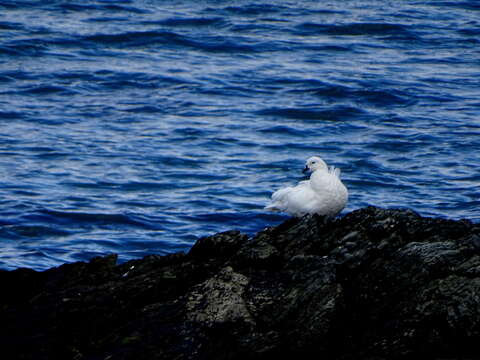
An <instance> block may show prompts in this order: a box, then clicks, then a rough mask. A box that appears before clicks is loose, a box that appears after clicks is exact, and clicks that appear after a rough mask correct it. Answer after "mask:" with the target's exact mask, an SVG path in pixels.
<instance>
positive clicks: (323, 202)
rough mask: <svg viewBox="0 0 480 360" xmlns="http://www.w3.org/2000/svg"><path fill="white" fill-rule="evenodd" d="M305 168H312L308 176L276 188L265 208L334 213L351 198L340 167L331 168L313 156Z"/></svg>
mask: <svg viewBox="0 0 480 360" xmlns="http://www.w3.org/2000/svg"><path fill="white" fill-rule="evenodd" d="M304 171H311V172H312V174H311V176H310V179H309V180H305V181H300V182H299V183H298V185H297V186H289V187H286V188H283V189H280V190H277V191H275V192H274V193H273V194H272V200H271V202H270V204H269V205H267V206H266V207H265V209H267V210H271V211H281V212H285V213H287V214H289V215H291V216H296V217H301V216H303V215H305V214H318V215H326V216H332V217H333V216H336V215H337V214H338V213H340V211H342V210H343V208H344V207H345V205H346V204H347V201H348V191H347V188H346V187H345V185H343V183H342V181H341V180H340V169H338V168H335V167H333V166H330V168H328V166H327V164H326V163H325V162H324V161H323V160H322V159H321V158H319V157H318V156H312V157H311V158H309V159H308V160H307V162H306V166H305V169H304Z"/></svg>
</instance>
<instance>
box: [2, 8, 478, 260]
mask: <svg viewBox="0 0 480 360" xmlns="http://www.w3.org/2000/svg"><path fill="white" fill-rule="evenodd" d="M0 129H1V130H0V180H1V181H0V268H4V269H12V268H16V267H20V266H29V267H33V268H35V269H45V268H47V267H50V266H56V265H59V264H61V263H63V262H70V261H76V260H87V259H89V258H91V257H93V256H96V255H103V254H106V253H110V252H115V253H119V254H120V259H121V260H122V261H124V260H127V259H131V258H137V257H141V256H143V255H145V254H150V253H156V254H164V253H169V252H173V251H178V250H187V249H188V248H189V247H190V246H191V245H192V243H193V242H194V241H195V239H196V238H197V237H200V236H204V235H208V234H212V233H214V232H218V231H223V230H227V229H232V228H236V229H239V230H241V231H243V232H247V233H250V234H252V233H254V232H256V231H258V230H260V229H262V228H264V227H265V226H269V225H275V224H277V223H279V222H280V221H282V220H283V219H284V218H285V216H283V215H279V214H269V213H266V212H265V211H263V210H262V208H263V206H264V205H265V203H266V202H267V200H268V197H269V195H270V194H271V192H272V191H273V190H276V189H278V188H279V187H280V186H282V185H284V184H292V183H295V182H296V181H298V180H300V179H301V173H300V170H301V168H302V167H303V163H304V161H305V159H306V158H307V157H309V156H310V155H320V156H322V157H323V158H324V159H325V160H326V161H327V163H330V164H334V165H336V166H339V167H340V168H341V169H342V171H343V180H344V182H345V184H346V185H347V187H348V188H349V190H350V202H349V204H348V208H347V209H345V211H350V210H353V209H356V208H359V207H363V206H366V205H369V204H371V205H377V206H381V207H409V208H413V209H414V210H416V211H418V212H419V213H420V214H422V215H429V216H430V215H434V216H442V217H447V218H453V219H459V218H469V219H471V220H473V221H476V222H478V221H479V220H480V212H479V210H478V209H479V206H480V192H479V184H480V170H479V169H480V2H478V1H476V0H466V1H439V0H435V1H434V0H416V1H412V0H405V1H388V0H365V1H362V0H356V1H349V0H326V1H278V2H273V1H272V2H262V1H256V2H253V1H251V0H250V1H153V0H151V1H146V0H132V1H76V2H75V1H66V0H64V1H60V0H58V1H57V0H51V1H1V0H0Z"/></svg>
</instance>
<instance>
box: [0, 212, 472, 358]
mask: <svg viewBox="0 0 480 360" xmlns="http://www.w3.org/2000/svg"><path fill="white" fill-rule="evenodd" d="M0 285H1V286H2V293H1V296H0V319H2V326H1V327H0V333H1V336H0V343H1V349H2V354H3V356H5V357H4V358H5V359H91V360H96V359H270V358H278V357H282V358H283V357H291V356H295V357H297V358H325V359H352V360H353V359H372V360H373V359H412V358H422V359H460V358H461V359H477V358H479V354H480V353H479V351H478V342H479V340H480V225H478V224H472V223H470V222H469V221H466V220H461V221H453V220H444V219H435V218H422V217H420V216H418V215H417V214H415V213H414V212H412V211H409V210H384V209H379V208H375V207H368V208H365V209H360V210H357V211H354V212H351V213H349V214H347V215H346V216H344V217H342V218H339V219H334V220H332V219H325V218H322V217H316V216H313V217H305V218H302V219H290V220H287V221H286V222H284V223H283V224H281V225H279V226H277V227H272V228H268V229H265V230H264V231H262V232H260V233H258V234H257V235H256V236H255V237H254V238H251V239H249V238H248V237H247V236H246V235H243V234H240V233H238V232H236V231H229V232H225V233H221V234H216V235H213V236H211V237H207V238H203V239H200V240H198V241H197V243H196V244H195V245H194V246H193V247H192V249H191V250H190V252H189V253H188V254H183V253H178V254H172V255H168V256H149V257H145V258H143V259H140V260H135V261H130V262H128V263H125V264H121V265H117V264H116V257H115V256H114V255H110V256H107V257H103V258H96V259H93V260H92V261H90V262H89V263H81V262H79V263H74V264H66V265H63V266H60V267H58V268H53V269H50V270H47V271H44V272H35V271H33V270H28V269H18V270H15V271H10V272H8V271H0Z"/></svg>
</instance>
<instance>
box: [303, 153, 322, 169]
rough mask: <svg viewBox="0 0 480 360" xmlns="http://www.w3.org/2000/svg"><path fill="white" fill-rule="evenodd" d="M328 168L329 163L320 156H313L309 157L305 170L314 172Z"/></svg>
mask: <svg viewBox="0 0 480 360" xmlns="http://www.w3.org/2000/svg"><path fill="white" fill-rule="evenodd" d="M321 169H323V170H328V167H327V164H326V163H325V161H323V160H322V159H321V158H319V157H318V156H312V157H310V158H308V159H307V162H306V163H305V168H304V169H303V172H304V173H306V172H314V171H316V170H321Z"/></svg>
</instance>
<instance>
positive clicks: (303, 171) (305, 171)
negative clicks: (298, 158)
mask: <svg viewBox="0 0 480 360" xmlns="http://www.w3.org/2000/svg"><path fill="white" fill-rule="evenodd" d="M309 171H310V169H309V168H308V166H306V165H305V169H303V170H302V173H304V174H305V173H307V172H309Z"/></svg>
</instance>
